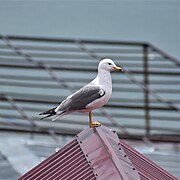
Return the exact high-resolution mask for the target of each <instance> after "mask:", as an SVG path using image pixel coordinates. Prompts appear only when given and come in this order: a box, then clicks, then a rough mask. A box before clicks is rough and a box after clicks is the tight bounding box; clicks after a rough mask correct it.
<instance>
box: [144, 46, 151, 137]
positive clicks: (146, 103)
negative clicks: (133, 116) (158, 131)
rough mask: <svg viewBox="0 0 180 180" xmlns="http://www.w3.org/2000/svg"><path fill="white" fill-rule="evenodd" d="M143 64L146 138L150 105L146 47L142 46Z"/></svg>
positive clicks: (148, 127)
mask: <svg viewBox="0 0 180 180" xmlns="http://www.w3.org/2000/svg"><path fill="white" fill-rule="evenodd" d="M143 54H144V57H143V63H144V115H145V122H146V123H145V129H146V136H149V131H150V108H149V107H150V105H149V92H148V89H149V77H148V76H149V73H148V46H146V45H145V46H143Z"/></svg>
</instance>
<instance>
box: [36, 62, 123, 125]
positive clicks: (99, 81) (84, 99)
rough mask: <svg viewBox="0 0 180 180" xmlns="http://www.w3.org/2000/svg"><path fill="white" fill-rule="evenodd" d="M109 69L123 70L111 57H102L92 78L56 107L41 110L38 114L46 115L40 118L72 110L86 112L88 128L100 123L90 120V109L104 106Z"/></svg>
mask: <svg viewBox="0 0 180 180" xmlns="http://www.w3.org/2000/svg"><path fill="white" fill-rule="evenodd" d="M111 71H123V69H122V68H121V67H118V66H116V64H115V63H114V62H113V61H112V60H111V59H103V60H101V61H100V62H99V65H98V74H97V76H96V78H95V79H94V80H92V81H91V82H90V83H89V84H87V85H85V86H84V87H82V88H81V89H79V90H78V91H76V92H75V93H73V94H72V95H69V96H68V97H67V98H66V99H65V100H64V101H62V102H61V103H60V104H59V105H58V106H57V107H55V108H52V109H50V110H48V111H45V112H42V113H40V114H39V115H46V116H45V117H42V118H41V119H45V118H48V117H51V116H53V117H54V118H53V119H52V120H56V119H59V118H60V117H62V116H64V115H67V114H70V113H72V112H75V111H76V112H88V113H89V126H90V128H93V127H98V126H100V125H101V123H99V122H92V111H93V110H95V109H98V108H101V107H102V106H104V105H105V104H106V103H107V102H108V101H109V99H110V97H111V94H112V78H111V74H110V72H111Z"/></svg>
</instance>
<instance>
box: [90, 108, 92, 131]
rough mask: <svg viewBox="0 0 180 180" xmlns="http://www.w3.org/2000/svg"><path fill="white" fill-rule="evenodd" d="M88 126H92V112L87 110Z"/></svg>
mask: <svg viewBox="0 0 180 180" xmlns="http://www.w3.org/2000/svg"><path fill="white" fill-rule="evenodd" d="M89 127H90V128H92V112H91V111H90V112H89Z"/></svg>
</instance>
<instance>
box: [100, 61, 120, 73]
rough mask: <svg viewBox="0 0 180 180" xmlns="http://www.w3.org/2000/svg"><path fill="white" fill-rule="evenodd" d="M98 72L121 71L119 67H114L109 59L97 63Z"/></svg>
mask: <svg viewBox="0 0 180 180" xmlns="http://www.w3.org/2000/svg"><path fill="white" fill-rule="evenodd" d="M98 70H106V71H109V72H111V71H123V69H122V68H121V67H118V66H116V64H115V63H114V62H113V61H112V60H111V59H103V60H101V61H100V62H99V66H98Z"/></svg>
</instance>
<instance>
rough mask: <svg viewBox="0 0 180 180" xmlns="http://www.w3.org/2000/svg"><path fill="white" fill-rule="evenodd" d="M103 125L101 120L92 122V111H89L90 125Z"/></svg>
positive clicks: (91, 126)
mask: <svg viewBox="0 0 180 180" xmlns="http://www.w3.org/2000/svg"><path fill="white" fill-rule="evenodd" d="M98 126H101V123H99V122H92V112H91V111H90V112H89V127H90V128H93V127H98Z"/></svg>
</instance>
